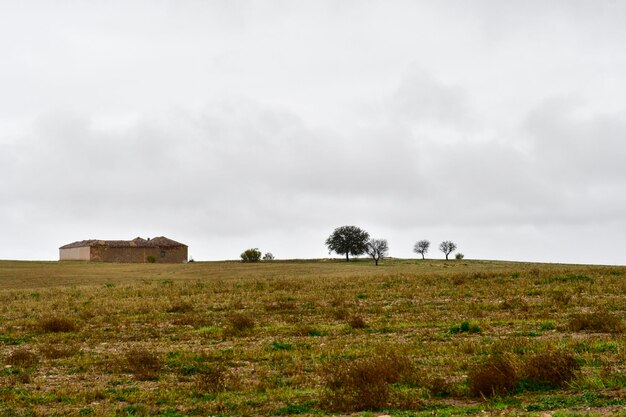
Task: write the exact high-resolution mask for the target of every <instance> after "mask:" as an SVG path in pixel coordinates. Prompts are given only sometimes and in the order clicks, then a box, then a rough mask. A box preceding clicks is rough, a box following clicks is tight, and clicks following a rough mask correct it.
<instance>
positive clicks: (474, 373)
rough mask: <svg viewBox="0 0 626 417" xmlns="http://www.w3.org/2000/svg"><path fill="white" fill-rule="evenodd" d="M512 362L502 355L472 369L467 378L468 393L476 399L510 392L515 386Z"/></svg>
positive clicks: (490, 358)
mask: <svg viewBox="0 0 626 417" xmlns="http://www.w3.org/2000/svg"><path fill="white" fill-rule="evenodd" d="M517 381H518V378H517V373H516V372H515V367H514V366H513V363H512V361H511V360H510V359H509V358H507V357H506V356H503V355H495V356H490V357H489V358H488V359H487V360H486V361H485V362H484V363H482V364H480V365H477V366H475V367H473V368H472V369H471V370H470V372H469V376H468V382H469V389H470V393H471V394H472V395H473V396H476V397H493V396H496V395H504V394H508V393H510V392H512V391H513V390H514V389H515V386H516V385H517Z"/></svg>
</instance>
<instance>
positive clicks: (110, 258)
mask: <svg viewBox="0 0 626 417" xmlns="http://www.w3.org/2000/svg"><path fill="white" fill-rule="evenodd" d="M149 256H152V257H154V259H155V262H157V263H182V262H185V261H186V260H187V247H186V246H177V247H171V248H158V247H152V248H136V247H122V248H117V247H110V246H93V247H92V248H91V260H92V261H95V262H121V263H143V262H148V257H149Z"/></svg>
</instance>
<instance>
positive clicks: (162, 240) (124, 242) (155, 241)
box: [59, 236, 187, 249]
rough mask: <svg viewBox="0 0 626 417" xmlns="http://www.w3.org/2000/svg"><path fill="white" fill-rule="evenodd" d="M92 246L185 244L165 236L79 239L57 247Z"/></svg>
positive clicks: (166, 245) (128, 246) (126, 246)
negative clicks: (125, 238) (124, 238)
mask: <svg viewBox="0 0 626 417" xmlns="http://www.w3.org/2000/svg"><path fill="white" fill-rule="evenodd" d="M93 246H108V247H110V248H173V247H179V246H187V245H185V244H182V243H179V242H176V241H175V240H172V239H168V238H166V237H165V236H159V237H155V238H152V239H150V238H148V239H143V238H140V237H136V238H134V239H133V240H98V239H89V240H80V241H78V242H73V243H69V244H67V245H64V246H61V247H60V248H59V249H72V248H84V247H93Z"/></svg>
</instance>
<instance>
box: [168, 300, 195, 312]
mask: <svg viewBox="0 0 626 417" xmlns="http://www.w3.org/2000/svg"><path fill="white" fill-rule="evenodd" d="M166 311H167V312H168V313H188V312H190V311H193V304H191V303H190V302H188V301H181V300H179V301H176V302H175V303H174V304H172V305H171V306H169V307H168V308H167V310H166Z"/></svg>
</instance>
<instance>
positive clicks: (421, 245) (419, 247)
mask: <svg viewBox="0 0 626 417" xmlns="http://www.w3.org/2000/svg"><path fill="white" fill-rule="evenodd" d="M428 248H430V242H429V241H427V240H420V241H419V242H417V243H416V244H415V246H413V252H415V253H419V254H420V255H422V259H424V255H425V254H426V252H428Z"/></svg>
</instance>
